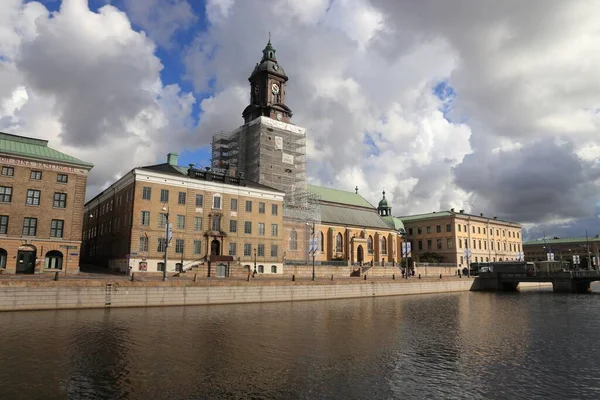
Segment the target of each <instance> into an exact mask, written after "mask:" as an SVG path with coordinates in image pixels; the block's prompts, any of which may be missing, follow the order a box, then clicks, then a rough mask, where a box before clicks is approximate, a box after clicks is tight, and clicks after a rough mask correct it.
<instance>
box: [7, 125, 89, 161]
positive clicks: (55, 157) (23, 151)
mask: <svg viewBox="0 0 600 400" xmlns="http://www.w3.org/2000/svg"><path fill="white" fill-rule="evenodd" d="M0 153H3V154H10V155H14V156H18V157H24V158H35V159H38V160H47V161H53V162H57V163H63V164H71V165H76V166H79V167H84V168H88V169H91V168H92V167H93V166H94V165H93V164H90V163H88V162H85V161H81V160H79V159H77V158H75V157H71V156H70V155H68V154H65V153H61V152H60V151H57V150H54V149H52V148H50V147H48V141H47V140H41V139H34V138H28V137H25V136H17V135H11V134H8V133H3V132H0Z"/></svg>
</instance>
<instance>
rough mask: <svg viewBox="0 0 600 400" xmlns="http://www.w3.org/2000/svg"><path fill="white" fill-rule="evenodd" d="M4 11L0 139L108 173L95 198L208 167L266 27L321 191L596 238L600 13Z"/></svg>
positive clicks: (127, 5)
mask: <svg viewBox="0 0 600 400" xmlns="http://www.w3.org/2000/svg"><path fill="white" fill-rule="evenodd" d="M0 3H1V4H2V6H3V7H2V9H3V13H2V14H1V15H0V131H2V132H7V133H12V134H17V135H25V136H32V137H36V138H41V139H45V140H49V146H51V147H53V148H55V149H57V150H60V151H63V152H66V153H68V154H71V155H73V156H76V157H78V158H81V159H83V160H86V161H89V162H92V163H94V165H95V167H94V169H93V170H92V172H91V173H90V176H89V180H88V198H90V197H93V196H94V195H96V194H97V193H98V192H99V191H101V190H102V189H103V188H105V187H106V186H107V185H109V184H110V183H112V182H114V181H115V180H116V179H118V178H119V177H120V176H122V175H123V174H125V173H127V172H128V171H129V170H131V169H132V168H134V167H136V166H142V165H148V164H154V163H159V162H164V161H165V160H166V154H167V153H168V152H170V151H173V152H178V153H179V154H180V163H181V164H183V165H185V164H188V163H199V164H202V165H208V164H209V159H210V154H209V153H210V140H211V137H212V135H213V134H214V133H216V132H219V131H222V130H223V131H229V130H233V129H235V128H236V127H238V126H239V125H241V124H242V123H243V120H242V118H241V113H242V110H243V109H244V108H245V106H246V105H247V102H248V100H249V84H248V80H247V79H248V77H249V75H250V73H251V72H252V69H253V67H254V65H255V64H256V62H258V61H259V60H260V56H261V51H262V49H263V48H264V46H265V44H266V41H267V39H268V36H269V32H270V33H271V36H272V43H273V46H274V47H275V49H276V50H277V59H278V61H279V63H280V64H281V65H282V66H283V67H284V68H285V71H286V73H287V75H288V76H289V78H290V80H289V82H288V85H287V97H286V98H287V104H288V106H289V107H290V108H291V109H292V111H293V112H294V116H293V118H292V122H293V123H295V124H297V125H300V126H303V127H305V128H307V167H308V175H309V180H310V181H311V183H314V184H319V185H326V186H331V187H334V188H339V189H344V190H349V191H353V190H354V187H355V186H358V187H359V191H360V193H361V195H363V197H365V198H366V199H367V200H369V201H370V202H371V203H372V204H375V205H376V204H377V203H378V202H379V200H380V199H381V192H382V190H384V189H385V192H386V198H387V199H388V201H389V202H390V203H391V206H392V211H393V214H394V215H407V214H417V213H427V212H432V211H440V210H449V209H450V208H455V209H457V210H458V209H464V210H465V211H466V212H469V213H473V214H477V215H478V214H479V213H483V214H484V215H486V216H498V217H499V218H502V219H508V220H512V221H515V222H520V223H522V224H524V229H525V230H524V237H525V239H536V238H541V237H543V236H546V237H554V236H558V237H572V236H574V237H585V234H586V231H587V232H588V234H589V236H590V237H593V236H595V235H597V234H600V190H599V189H600V162H599V157H600V135H599V134H598V130H599V129H598V128H599V126H600V96H598V93H600V79H599V78H600V51H599V50H600V26H599V25H598V24H597V21H598V20H599V19H600V0H571V1H568V2H565V1H562V0H530V1H528V2H526V3H523V2H521V1H517V0H506V1H503V2H497V1H491V0H456V1H453V2H447V1H444V0H421V1H419V2H414V1H410V0H397V1H391V0H305V1H302V2H300V1H294V0H243V1H242V0H206V1H203V2H200V1H194V2H192V1H189V0H112V1H109V0H90V1H89V2H88V1H86V0H62V1H61V0H47V1H24V0H0ZM5 11H6V12H5Z"/></svg>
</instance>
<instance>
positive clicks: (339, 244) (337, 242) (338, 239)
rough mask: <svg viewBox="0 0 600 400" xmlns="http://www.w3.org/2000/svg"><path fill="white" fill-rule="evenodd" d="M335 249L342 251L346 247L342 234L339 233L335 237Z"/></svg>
mask: <svg viewBox="0 0 600 400" xmlns="http://www.w3.org/2000/svg"><path fill="white" fill-rule="evenodd" d="M335 251H336V252H338V253H341V252H342V251H344V247H343V246H342V234H341V233H338V234H337V236H336V237H335Z"/></svg>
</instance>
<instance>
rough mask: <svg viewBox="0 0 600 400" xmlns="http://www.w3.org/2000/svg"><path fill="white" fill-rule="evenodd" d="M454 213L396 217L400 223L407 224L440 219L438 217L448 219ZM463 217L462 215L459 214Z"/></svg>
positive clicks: (444, 212) (443, 212)
mask: <svg viewBox="0 0 600 400" xmlns="http://www.w3.org/2000/svg"><path fill="white" fill-rule="evenodd" d="M453 214H454V213H451V212H450V211H440V212H433V213H427V214H415V215H407V216H404V217H398V218H399V219H400V220H401V221H403V222H407V221H417V220H420V219H431V218H440V217H449V216H451V215H453ZM461 215H464V214H461Z"/></svg>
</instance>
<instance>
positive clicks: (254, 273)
mask: <svg viewBox="0 0 600 400" xmlns="http://www.w3.org/2000/svg"><path fill="white" fill-rule="evenodd" d="M254 275H256V247H255V248H254V272H253V273H252V276H253V277H254Z"/></svg>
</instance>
